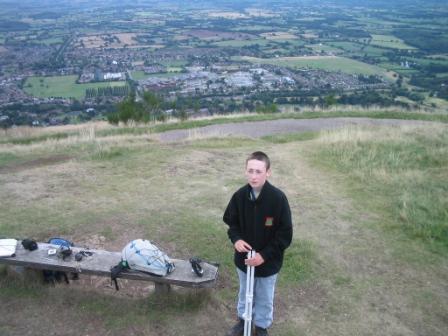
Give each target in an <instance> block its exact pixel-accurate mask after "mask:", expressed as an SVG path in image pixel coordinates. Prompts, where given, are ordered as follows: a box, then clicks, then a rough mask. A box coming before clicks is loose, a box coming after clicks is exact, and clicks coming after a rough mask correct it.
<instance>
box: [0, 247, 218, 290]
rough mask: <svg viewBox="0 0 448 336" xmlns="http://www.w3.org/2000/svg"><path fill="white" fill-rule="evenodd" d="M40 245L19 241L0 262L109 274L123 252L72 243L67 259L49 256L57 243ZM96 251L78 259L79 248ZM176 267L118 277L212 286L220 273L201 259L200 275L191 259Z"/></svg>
mask: <svg viewBox="0 0 448 336" xmlns="http://www.w3.org/2000/svg"><path fill="white" fill-rule="evenodd" d="M38 246H39V248H38V249H37V250H34V251H28V250H25V249H24V248H23V246H22V244H21V241H19V242H18V243H17V249H16V254H15V256H14V257H2V258H0V263H4V264H9V265H17V266H24V267H29V268H37V269H48V270H53V271H64V272H77V273H81V274H90V275H99V276H106V277H110V268H111V267H113V266H115V265H117V264H118V263H119V262H120V260H121V253H120V252H108V251H104V250H92V249H89V250H86V249H83V248H80V247H72V250H73V253H72V255H71V256H70V257H68V258H66V259H65V261H63V260H62V258H59V257H57V256H56V255H52V256H49V255H48V250H49V249H52V248H56V249H57V248H58V246H56V245H51V244H46V243H38ZM83 250H84V251H89V252H93V255H92V256H91V257H83V259H82V260H81V261H80V262H77V261H75V257H74V256H75V254H76V253H77V252H80V251H83ZM171 260H172V261H173V262H174V265H175V266H176V268H175V269H174V271H173V272H172V273H170V274H168V275H167V276H165V277H160V276H156V275H151V274H147V273H143V272H137V271H126V272H122V273H121V274H120V276H119V278H124V279H132V280H146V281H153V282H156V283H162V284H169V285H176V286H182V287H194V288H201V287H212V286H213V285H214V284H215V282H216V279H217V277H218V267H216V266H214V265H211V264H208V263H206V262H203V263H201V266H202V268H203V270H204V275H203V276H202V277H198V276H197V275H196V274H194V273H193V272H192V270H191V265H190V262H189V261H186V260H180V259H171Z"/></svg>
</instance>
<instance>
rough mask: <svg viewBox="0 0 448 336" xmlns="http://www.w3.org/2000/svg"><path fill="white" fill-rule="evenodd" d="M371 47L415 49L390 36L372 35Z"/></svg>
mask: <svg viewBox="0 0 448 336" xmlns="http://www.w3.org/2000/svg"><path fill="white" fill-rule="evenodd" d="M370 44H371V45H375V46H378V47H384V48H392V49H415V48H414V47H412V46H410V45H407V44H406V43H404V41H403V40H401V39H399V38H397V37H395V36H392V35H374V34H372V41H371V42H370Z"/></svg>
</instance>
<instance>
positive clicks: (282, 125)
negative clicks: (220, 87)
mask: <svg viewBox="0 0 448 336" xmlns="http://www.w3.org/2000/svg"><path fill="white" fill-rule="evenodd" d="M423 124H428V122H425V121H413V120H395V119H370V118H325V119H279V120H269V121H253V122H242V123H229V124H220V125H210V126H205V127H200V128H194V129H187V130H172V131H167V132H163V133H160V134H155V135H154V137H155V138H156V139H158V140H159V141H161V142H175V141H185V140H197V139H204V138H215V137H227V136H242V137H251V138H260V137H263V136H267V135H275V134H286V133H296V132H310V131H321V130H328V129H334V128H340V127H343V126H347V125H366V126H382V125H384V126H386V125H390V126H399V125H423Z"/></svg>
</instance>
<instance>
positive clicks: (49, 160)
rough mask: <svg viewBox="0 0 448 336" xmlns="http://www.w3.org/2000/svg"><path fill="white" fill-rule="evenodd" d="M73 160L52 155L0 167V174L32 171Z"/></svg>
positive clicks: (64, 156)
mask: <svg viewBox="0 0 448 336" xmlns="http://www.w3.org/2000/svg"><path fill="white" fill-rule="evenodd" d="M71 159H73V157H71V156H68V155H54V156H49V157H45V158H39V159H35V160H31V161H26V162H21V163H17V164H9V165H5V166H3V167H0V174H5V173H10V172H19V171H23V170H28V169H33V168H37V167H45V166H52V165H56V164H59V163H62V162H66V161H69V160H71Z"/></svg>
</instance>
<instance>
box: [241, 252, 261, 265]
mask: <svg viewBox="0 0 448 336" xmlns="http://www.w3.org/2000/svg"><path fill="white" fill-rule="evenodd" d="M244 263H245V264H246V265H249V266H255V267H256V266H260V265H261V264H262V263H264V259H263V257H262V256H261V254H260V253H255V257H253V258H249V259H246V260H244Z"/></svg>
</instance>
